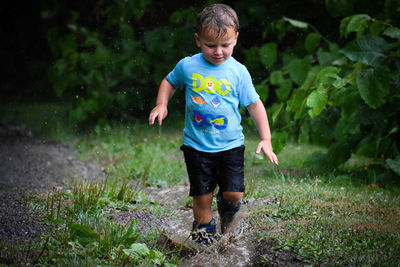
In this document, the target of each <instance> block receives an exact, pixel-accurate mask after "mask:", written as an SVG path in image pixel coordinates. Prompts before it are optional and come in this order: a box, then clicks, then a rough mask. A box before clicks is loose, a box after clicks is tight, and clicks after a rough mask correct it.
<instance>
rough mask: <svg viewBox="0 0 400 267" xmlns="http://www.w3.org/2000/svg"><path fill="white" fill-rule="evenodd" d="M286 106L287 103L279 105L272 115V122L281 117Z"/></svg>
mask: <svg viewBox="0 0 400 267" xmlns="http://www.w3.org/2000/svg"><path fill="white" fill-rule="evenodd" d="M284 106H285V103H283V102H282V103H280V104H279V105H278V107H277V108H276V109H275V110H274V112H273V113H272V122H275V121H276V118H277V117H278V116H279V114H280V113H281V111H282V109H283V107H284Z"/></svg>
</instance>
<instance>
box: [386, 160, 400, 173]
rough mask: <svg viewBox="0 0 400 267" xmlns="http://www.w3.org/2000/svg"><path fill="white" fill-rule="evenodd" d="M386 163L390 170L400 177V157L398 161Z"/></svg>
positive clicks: (387, 161)
mask: <svg viewBox="0 0 400 267" xmlns="http://www.w3.org/2000/svg"><path fill="white" fill-rule="evenodd" d="M386 163H387V164H388V166H389V168H390V169H391V170H392V171H394V172H395V173H396V174H397V175H399V176H400V157H399V156H398V157H397V158H396V159H394V160H393V159H387V160H386Z"/></svg>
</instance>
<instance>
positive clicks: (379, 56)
mask: <svg viewBox="0 0 400 267" xmlns="http://www.w3.org/2000/svg"><path fill="white" fill-rule="evenodd" d="M387 48H388V43H387V42H386V41H385V40H384V39H383V38H381V37H378V36H371V35H364V36H361V37H360V38H358V39H357V40H354V41H351V42H350V43H349V44H348V45H347V46H346V48H344V49H342V50H341V52H342V53H343V54H344V55H345V56H346V57H347V58H349V59H350V60H352V61H360V62H362V63H364V64H367V65H371V66H374V67H377V66H379V65H381V64H382V63H383V62H384V60H385V59H386V56H385V52H386V50H387Z"/></svg>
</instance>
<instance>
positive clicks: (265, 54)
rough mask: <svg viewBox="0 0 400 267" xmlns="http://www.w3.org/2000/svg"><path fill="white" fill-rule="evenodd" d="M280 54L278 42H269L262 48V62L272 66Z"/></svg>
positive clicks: (268, 66)
mask: <svg viewBox="0 0 400 267" xmlns="http://www.w3.org/2000/svg"><path fill="white" fill-rule="evenodd" d="M277 56H278V45H277V44H276V43H267V44H265V45H263V46H262V47H261V48H260V58H261V62H262V63H263V64H264V65H265V66H266V67H267V68H271V67H272V65H274V63H275V61H276V58H277Z"/></svg>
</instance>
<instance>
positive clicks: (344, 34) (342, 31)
mask: <svg viewBox="0 0 400 267" xmlns="http://www.w3.org/2000/svg"><path fill="white" fill-rule="evenodd" d="M350 19H351V18H350V17H346V18H344V19H342V21H341V22H340V26H339V31H340V37H347V26H348V25H349V22H350Z"/></svg>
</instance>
